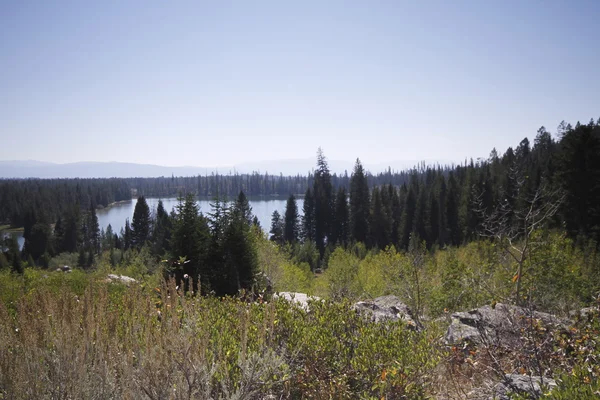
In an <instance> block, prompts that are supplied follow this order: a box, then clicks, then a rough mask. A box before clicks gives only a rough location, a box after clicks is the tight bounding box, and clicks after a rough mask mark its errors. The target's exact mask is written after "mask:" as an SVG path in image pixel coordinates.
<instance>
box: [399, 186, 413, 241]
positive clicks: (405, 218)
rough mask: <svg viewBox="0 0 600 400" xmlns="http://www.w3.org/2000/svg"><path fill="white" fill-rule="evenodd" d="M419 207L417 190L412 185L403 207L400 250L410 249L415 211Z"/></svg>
mask: <svg viewBox="0 0 600 400" xmlns="http://www.w3.org/2000/svg"><path fill="white" fill-rule="evenodd" d="M416 206H417V199H416V195H415V188H414V187H413V185H411V186H410V187H409V188H408V193H407V194H406V200H405V203H404V207H402V217H401V219H400V235H401V237H400V240H399V244H400V248H402V249H405V250H406V249H408V244H409V241H410V237H411V233H412V231H413V225H414V218H415V211H416Z"/></svg>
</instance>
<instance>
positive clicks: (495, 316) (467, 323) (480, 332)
mask: <svg viewBox="0 0 600 400" xmlns="http://www.w3.org/2000/svg"><path fill="white" fill-rule="evenodd" d="M530 318H533V319H534V320H536V321H539V322H541V323H542V324H543V325H546V326H558V327H560V328H566V327H567V326H568V325H569V321H565V320H561V319H560V318H558V317H556V316H554V315H552V314H548V313H544V312H539V311H529V310H527V309H524V308H522V307H517V306H511V305H507V304H502V303H497V304H496V306H495V307H491V306H489V305H487V306H483V307H480V308H476V309H474V310H470V311H466V312H456V313H454V314H452V316H451V322H450V326H449V327H448V330H447V332H446V336H445V340H446V343H448V344H455V343H458V342H462V341H471V342H474V343H481V342H482V341H487V342H497V341H501V342H504V343H508V342H510V341H512V340H514V339H517V338H518V335H519V329H520V328H522V327H525V326H526V324H527V323H528V322H529V321H530Z"/></svg>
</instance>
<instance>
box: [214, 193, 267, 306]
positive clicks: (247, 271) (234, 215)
mask: <svg viewBox="0 0 600 400" xmlns="http://www.w3.org/2000/svg"><path fill="white" fill-rule="evenodd" d="M242 194H243V193H242ZM243 198H244V199H245V196H244V197H243ZM239 199H240V198H239V197H238V200H239ZM248 210H249V207H248V202H247V201H245V202H244V201H236V203H235V204H234V207H233V209H232V212H231V218H230V221H229V225H228V226H227V229H226V232H225V243H224V246H223V247H224V249H225V268H224V270H225V276H226V277H227V285H226V287H225V290H224V291H223V293H221V294H230V295H233V294H236V293H237V292H238V291H239V290H242V289H244V290H251V289H252V287H253V285H254V282H255V276H256V274H257V272H258V255H257V253H256V248H255V247H254V244H253V241H252V238H251V237H250V235H251V231H250V223H249V222H250V221H249V219H250V216H251V214H249V211H248Z"/></svg>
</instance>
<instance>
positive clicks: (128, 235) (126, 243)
mask: <svg viewBox="0 0 600 400" xmlns="http://www.w3.org/2000/svg"><path fill="white" fill-rule="evenodd" d="M132 236H133V233H132V232H131V227H130V226H129V218H127V219H125V230H124V231H123V248H124V250H127V249H129V248H130V247H131V245H132V242H133V238H132Z"/></svg>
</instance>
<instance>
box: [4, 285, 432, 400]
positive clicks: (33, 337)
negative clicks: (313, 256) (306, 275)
mask: <svg viewBox="0 0 600 400" xmlns="http://www.w3.org/2000/svg"><path fill="white" fill-rule="evenodd" d="M58 289H59V290H57V287H53V286H52V287H50V286H49V287H45V286H38V287H36V288H35V289H32V290H29V291H23V292H22V295H20V297H19V298H18V300H16V301H12V302H10V303H4V304H0V398H2V399H84V398H85V399H240V400H241V399H264V398H267V397H268V396H276V397H274V398H314V399H321V398H323V399H328V398H365V397H368V398H370V397H375V396H376V397H377V398H381V397H382V396H383V397H387V398H421V397H422V396H424V395H425V393H426V392H427V390H428V389H427V387H428V385H429V384H430V379H429V375H428V374H429V372H430V370H431V368H432V366H433V365H435V364H437V362H438V360H439V357H438V354H437V350H436V349H435V347H434V346H432V343H433V340H434V339H433V338H432V337H430V336H427V335H426V334H417V333H414V332H410V331H409V330H408V329H406V327H405V326H404V325H402V324H400V323H398V324H395V325H389V326H380V325H376V324H373V323H371V322H368V321H366V320H363V319H362V318H361V317H360V316H358V315H357V314H356V313H353V312H351V311H350V310H349V307H348V304H333V303H318V304H317V303H315V304H313V306H312V308H311V311H309V312H307V311H305V310H303V309H302V308H300V307H297V306H293V305H291V304H289V303H287V302H286V301H284V300H277V301H273V302H262V301H258V302H248V301H244V300H243V299H232V298H226V299H218V298H214V297H187V296H183V295H182V294H181V293H178V291H177V289H176V287H175V284H174V282H169V283H168V284H166V283H165V284H163V286H162V287H160V288H152V289H148V288H147V289H143V285H136V286H132V287H124V286H120V285H113V284H107V283H103V282H100V281H99V280H97V279H90V283H89V284H88V285H87V287H86V288H85V290H83V291H81V292H79V293H80V294H79V295H77V294H76V292H75V291H74V290H72V288H70V287H68V286H64V287H62V288H58ZM386 376H387V378H386ZM401 396H405V397H401ZM272 398H273V397H272Z"/></svg>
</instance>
